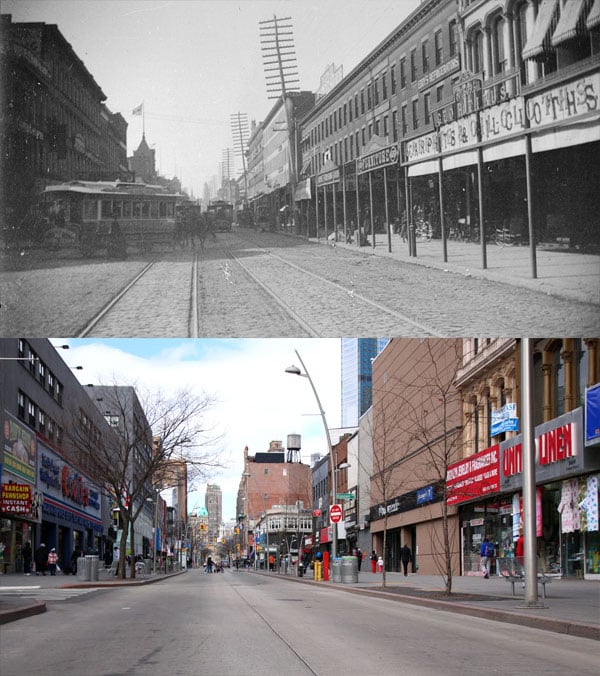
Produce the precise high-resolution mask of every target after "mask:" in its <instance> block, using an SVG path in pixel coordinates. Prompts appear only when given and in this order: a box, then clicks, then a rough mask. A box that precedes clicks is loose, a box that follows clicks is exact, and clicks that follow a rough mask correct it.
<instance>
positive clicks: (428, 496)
mask: <svg viewBox="0 0 600 676" xmlns="http://www.w3.org/2000/svg"><path fill="white" fill-rule="evenodd" d="M432 500H433V486H426V487H425V488H419V490H417V505H422V504H423V503H425V502H431V501H432Z"/></svg>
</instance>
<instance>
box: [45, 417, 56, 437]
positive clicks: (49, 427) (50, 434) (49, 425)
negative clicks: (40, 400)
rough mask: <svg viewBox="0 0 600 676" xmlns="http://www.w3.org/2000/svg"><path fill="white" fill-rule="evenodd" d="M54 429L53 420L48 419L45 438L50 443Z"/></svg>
mask: <svg viewBox="0 0 600 676" xmlns="http://www.w3.org/2000/svg"><path fill="white" fill-rule="evenodd" d="M54 427H55V424H54V420H52V418H48V432H47V434H46V436H47V437H48V439H50V441H54Z"/></svg>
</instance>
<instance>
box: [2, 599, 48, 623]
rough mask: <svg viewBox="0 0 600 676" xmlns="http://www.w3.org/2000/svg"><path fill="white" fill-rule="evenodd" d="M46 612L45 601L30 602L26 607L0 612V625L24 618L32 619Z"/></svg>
mask: <svg viewBox="0 0 600 676" xmlns="http://www.w3.org/2000/svg"><path fill="white" fill-rule="evenodd" d="M45 612H46V602H45V601H32V602H31V603H28V604H27V605H24V606H21V607H19V608H11V609H10V610H0V625H2V624H8V623H9V622H14V621H15V620H21V619H23V618H24V617H32V616H33V615H40V614H41V613H45Z"/></svg>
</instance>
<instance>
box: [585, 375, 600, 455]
mask: <svg viewBox="0 0 600 676" xmlns="http://www.w3.org/2000/svg"><path fill="white" fill-rule="evenodd" d="M598 441H600V383H599V384H598V385H594V386H593V387H589V388H588V389H586V391H585V443H586V446H590V445H591V444H595V443H598Z"/></svg>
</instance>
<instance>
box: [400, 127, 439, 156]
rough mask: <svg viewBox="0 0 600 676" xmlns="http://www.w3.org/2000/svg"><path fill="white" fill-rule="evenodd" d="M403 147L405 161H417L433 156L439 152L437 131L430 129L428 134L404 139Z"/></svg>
mask: <svg viewBox="0 0 600 676" xmlns="http://www.w3.org/2000/svg"><path fill="white" fill-rule="evenodd" d="M404 147H405V153H406V161H407V162H417V161H420V160H426V159H430V158H432V157H435V156H436V155H437V154H438V153H439V152H440V142H439V136H438V133H437V131H432V132H430V133H429V134H424V135H423V136H419V137H418V138H414V139H411V140H410V141H406V143H405V146H404Z"/></svg>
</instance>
